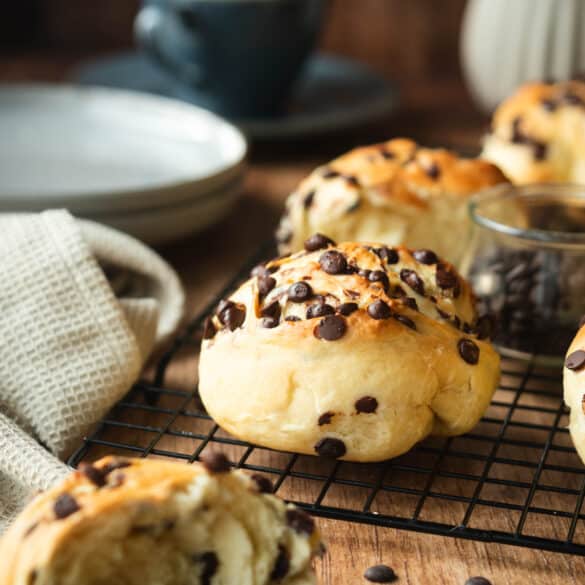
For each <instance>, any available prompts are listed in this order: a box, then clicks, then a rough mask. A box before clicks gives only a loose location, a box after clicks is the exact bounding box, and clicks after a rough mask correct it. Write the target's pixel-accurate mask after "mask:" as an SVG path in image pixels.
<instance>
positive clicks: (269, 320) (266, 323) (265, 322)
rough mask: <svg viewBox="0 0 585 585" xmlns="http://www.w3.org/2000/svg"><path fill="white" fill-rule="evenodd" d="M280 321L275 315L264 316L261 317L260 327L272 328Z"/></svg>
mask: <svg viewBox="0 0 585 585" xmlns="http://www.w3.org/2000/svg"><path fill="white" fill-rule="evenodd" d="M279 323H280V321H279V319H278V318H277V317H264V318H263V319H262V327H264V328H265V329H274V328H275V327H278V324H279Z"/></svg>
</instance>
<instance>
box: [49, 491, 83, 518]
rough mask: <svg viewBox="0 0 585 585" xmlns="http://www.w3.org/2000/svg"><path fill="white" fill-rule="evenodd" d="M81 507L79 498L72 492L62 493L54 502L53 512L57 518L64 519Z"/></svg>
mask: <svg viewBox="0 0 585 585" xmlns="http://www.w3.org/2000/svg"><path fill="white" fill-rule="evenodd" d="M80 509H81V508H80V506H79V504H78V503H77V500H76V499H75V498H74V497H73V496H72V495H70V494H61V495H60V496H59V497H58V498H57V499H56V500H55V503H54V504H53V512H54V513H55V518H57V520H63V519H64V518H67V517H68V516H71V514H75V512H78V511H79V510H80Z"/></svg>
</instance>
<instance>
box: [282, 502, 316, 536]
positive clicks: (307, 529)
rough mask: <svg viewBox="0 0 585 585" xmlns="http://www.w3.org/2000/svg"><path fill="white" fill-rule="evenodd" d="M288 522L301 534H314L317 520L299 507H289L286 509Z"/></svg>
mask: <svg viewBox="0 0 585 585" xmlns="http://www.w3.org/2000/svg"><path fill="white" fill-rule="evenodd" d="M286 522H287V524H288V525H289V526H290V527H291V528H292V529H293V530H294V531H295V532H298V533H299V534H313V532H315V521H314V520H313V518H311V516H309V514H307V513H306V512H304V511H303V510H300V509H299V508H289V509H288V510H287V511H286Z"/></svg>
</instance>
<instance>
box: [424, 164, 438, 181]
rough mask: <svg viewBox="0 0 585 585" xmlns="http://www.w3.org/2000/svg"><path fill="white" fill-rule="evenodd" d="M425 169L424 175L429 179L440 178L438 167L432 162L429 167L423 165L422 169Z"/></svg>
mask: <svg viewBox="0 0 585 585" xmlns="http://www.w3.org/2000/svg"><path fill="white" fill-rule="evenodd" d="M424 169H425V173H426V174H427V175H428V176H429V177H430V178H431V179H435V180H436V179H438V178H439V177H440V176H441V169H440V168H439V166H438V165H437V164H436V163H434V162H432V163H431V164H429V165H425V167H424Z"/></svg>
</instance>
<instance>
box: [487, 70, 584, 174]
mask: <svg viewBox="0 0 585 585" xmlns="http://www.w3.org/2000/svg"><path fill="white" fill-rule="evenodd" d="M482 156H483V157H484V158H486V159H487V160H490V161H492V162H493V163H495V164H497V165H498V166H499V167H500V168H501V169H502V170H503V171H504V172H505V173H506V175H507V176H508V177H509V178H510V179H511V180H512V181H513V182H514V183H519V184H525V183H543V182H569V183H585V83H583V82H581V81H568V82H563V83H530V84H527V85H523V86H522V87H520V89H518V91H517V92H516V93H515V94H514V95H512V96H511V97H510V98H508V99H507V100H505V101H504V102H503V103H502V104H501V105H500V106H499V107H498V109H497V110H496V112H495V113H494V116H493V119H492V125H491V132H490V134H488V136H487V137H486V138H485V141H484V147H483V152H482Z"/></svg>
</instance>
